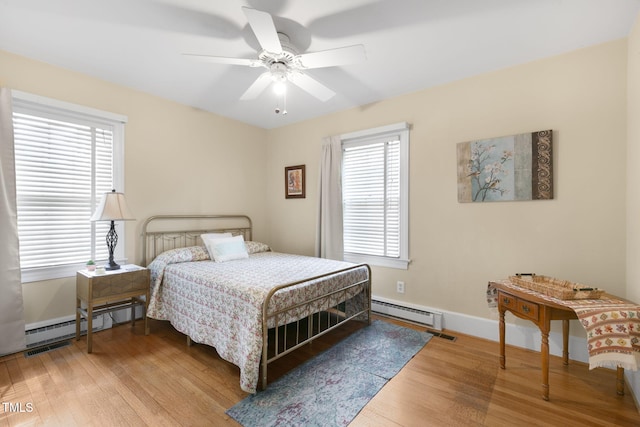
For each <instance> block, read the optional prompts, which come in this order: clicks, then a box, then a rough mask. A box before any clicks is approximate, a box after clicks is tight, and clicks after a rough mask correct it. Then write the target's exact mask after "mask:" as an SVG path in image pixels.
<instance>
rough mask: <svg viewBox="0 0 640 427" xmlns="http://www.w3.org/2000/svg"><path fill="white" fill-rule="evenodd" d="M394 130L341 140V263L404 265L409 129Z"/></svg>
mask: <svg viewBox="0 0 640 427" xmlns="http://www.w3.org/2000/svg"><path fill="white" fill-rule="evenodd" d="M402 125H404V126H398V125H396V126H392V127H385V128H379V129H374V130H371V131H370V133H367V132H365V133H361V134H360V135H355V136H352V137H351V138H349V139H345V138H344V137H343V168H342V192H343V196H342V197H343V215H344V219H343V229H344V232H343V237H344V251H345V259H347V260H350V261H355V262H368V263H372V264H374V265H383V266H390V267H400V268H406V266H407V264H408V212H407V209H408V200H407V199H408V128H407V126H406V125H405V124H402Z"/></svg>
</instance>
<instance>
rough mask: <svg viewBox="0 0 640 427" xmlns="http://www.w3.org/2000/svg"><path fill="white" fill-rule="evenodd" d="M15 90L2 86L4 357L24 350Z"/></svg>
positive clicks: (0, 317)
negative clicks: (16, 164)
mask: <svg viewBox="0 0 640 427" xmlns="http://www.w3.org/2000/svg"><path fill="white" fill-rule="evenodd" d="M11 116H12V113H11V91H10V90H9V89H7V88H2V87H0V236H2V243H0V355H3V354H9V353H15V352H18V351H20V350H24V348H25V346H26V343H25V334H24V310H23V303H22V284H21V281H20V253H19V246H18V245H19V243H18V214H17V206H16V170H15V160H14V148H13V120H12V117H11Z"/></svg>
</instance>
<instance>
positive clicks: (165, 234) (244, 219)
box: [142, 215, 371, 389]
mask: <svg viewBox="0 0 640 427" xmlns="http://www.w3.org/2000/svg"><path fill="white" fill-rule="evenodd" d="M163 222H164V223H165V224H167V223H171V224H173V223H176V224H178V230H175V229H172V230H168V231H166V230H158V231H152V228H153V226H154V225H157V224H159V223H163ZM203 223H208V224H211V225H212V226H211V227H204V224H203ZM216 223H221V224H224V225H223V226H218V225H214V224H216ZM180 224H183V225H186V226H187V227H194V226H195V227H197V229H196V228H189V229H185V230H182V229H181V228H182V227H180ZM187 227H185V228H187ZM222 232H230V233H232V234H233V235H242V236H243V237H244V239H245V240H251V236H252V223H251V219H250V218H249V217H248V216H246V215H155V216H151V217H149V218H148V219H147V220H146V221H145V222H144V224H143V226H142V252H143V253H142V264H143V265H145V266H146V265H148V263H149V262H150V261H151V260H153V258H155V257H156V256H157V255H159V254H160V253H162V252H164V251H167V250H169V249H175V248H182V247H188V246H199V245H203V243H202V241H201V239H200V234H203V233H222ZM362 267H366V269H367V278H366V279H365V280H361V281H358V282H356V283H351V284H348V285H346V286H344V287H342V288H341V289H337V290H335V291H333V292H330V293H329V294H323V295H320V296H317V297H315V298H312V299H309V300H306V301H303V302H302V303H299V304H296V305H294V306H292V307H285V308H283V309H281V310H278V311H273V312H270V310H269V306H270V303H271V300H272V298H273V296H274V295H275V294H276V293H277V292H278V291H281V290H282V289H286V288H289V287H292V286H296V285H299V284H302V283H305V282H308V281H313V280H321V279H323V278H325V277H329V276H332V275H335V274H340V273H346V272H348V271H351V270H355V269H359V268H362ZM356 288H361V289H362V290H361V291H360V292H358V295H362V297H361V298H363V304H362V307H361V309H358V310H356V311H355V312H350V313H347V309H346V304H347V302H346V301H347V300H348V299H349V298H348V295H349V294H351V293H353V290H354V289H356ZM327 297H333V298H334V300H335V298H336V297H337V300H338V301H341V302H340V303H339V304H336V305H335V306H333V307H330V308H329V309H325V310H322V311H321V312H316V313H311V314H310V315H308V316H306V317H304V318H302V319H299V320H296V321H294V322H291V323H288V324H281V319H287V318H288V314H289V313H295V312H296V311H297V310H299V309H304V307H312V306H313V305H314V303H316V302H317V301H320V300H323V299H325V298H327ZM308 311H311V310H308ZM363 317H366V321H367V322H368V323H369V324H370V323H371V268H370V267H369V266H368V265H366V264H358V265H354V266H352V267H348V268H345V269H342V270H339V271H334V272H331V273H327V274H324V275H320V276H315V277H310V278H307V279H304V280H300V281H296V282H291V283H286V284H283V285H279V286H277V287H275V288H273V289H272V290H271V291H270V292H269V293H268V294H267V296H266V298H265V301H264V302H263V305H262V357H261V364H260V370H261V374H260V375H261V378H262V389H266V387H267V365H268V364H269V363H271V362H273V361H274V360H277V359H279V358H280V357H282V356H284V355H286V354H288V353H290V352H292V351H294V350H296V349H297V348H299V347H301V346H303V345H305V344H307V343H309V342H311V341H313V340H314V339H315V338H317V337H319V336H321V335H324V334H326V333H327V332H329V331H331V330H333V329H335V328H337V327H338V326H340V325H341V324H342V323H345V322H347V321H349V320H352V319H355V318H363ZM270 324H271V325H276V326H275V327H274V328H271V329H269V328H268V325H270ZM301 335H302V336H301ZM290 336H293V338H290ZM270 343H271V344H272V346H271V347H269V344H270ZM187 344H188V345H191V338H190V337H188V336H187Z"/></svg>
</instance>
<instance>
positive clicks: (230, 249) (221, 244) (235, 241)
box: [206, 236, 249, 262]
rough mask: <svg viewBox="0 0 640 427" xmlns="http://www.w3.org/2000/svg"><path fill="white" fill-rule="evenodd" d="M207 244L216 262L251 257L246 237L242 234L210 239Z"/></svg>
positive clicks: (210, 254)
mask: <svg viewBox="0 0 640 427" xmlns="http://www.w3.org/2000/svg"><path fill="white" fill-rule="evenodd" d="M206 246H207V250H208V251H209V256H210V257H211V259H213V260H214V261H215V262H225V261H232V260H235V259H243V258H249V253H248V252H247V247H246V246H245V245H244V237H242V236H235V237H225V238H222V239H210V240H208V242H207V244H206Z"/></svg>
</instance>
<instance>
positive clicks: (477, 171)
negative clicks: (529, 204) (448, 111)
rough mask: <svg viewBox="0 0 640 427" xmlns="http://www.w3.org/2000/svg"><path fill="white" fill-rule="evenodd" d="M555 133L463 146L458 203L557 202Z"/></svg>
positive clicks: (509, 137) (512, 137) (475, 142)
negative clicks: (554, 171)
mask: <svg viewBox="0 0 640 427" xmlns="http://www.w3.org/2000/svg"><path fill="white" fill-rule="evenodd" d="M552 135H553V132H552V131H551V130H543V131H538V132H531V133H522V134H518V135H511V136H503V137H499V138H490V139H483V140H478V141H470V142H461V143H459V144H458V145H457V155H458V202H460V203H467V202H469V203H473V202H498V201H514V200H543V199H553V156H552V148H553V144H552Z"/></svg>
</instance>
